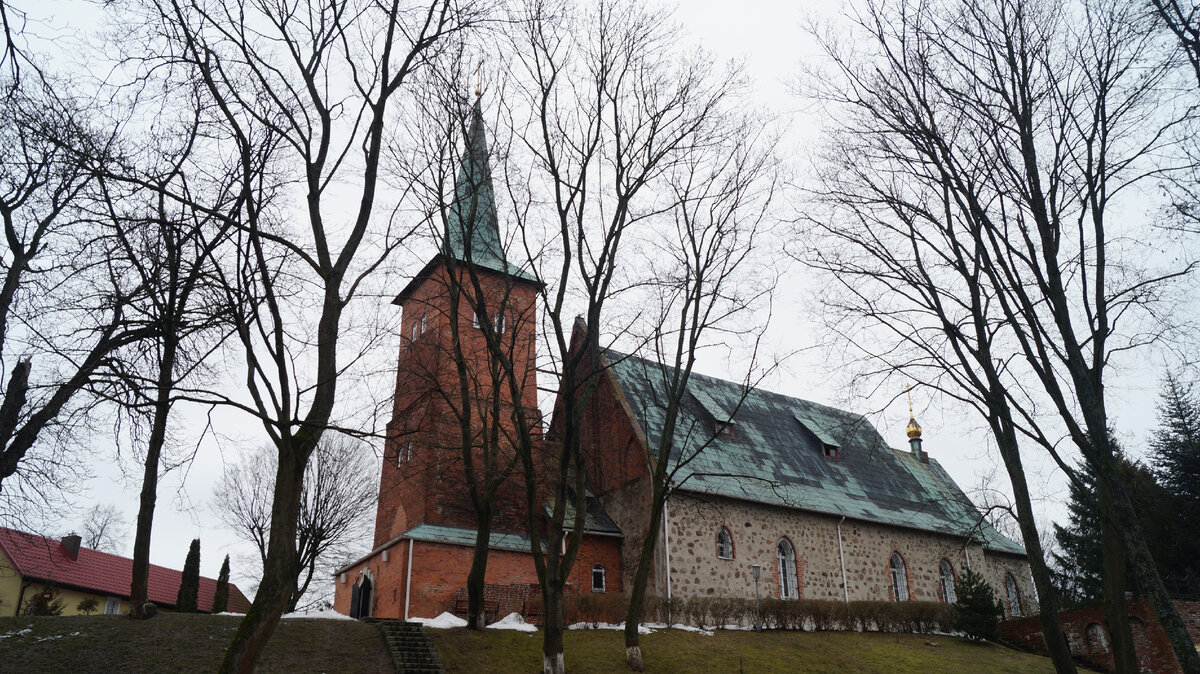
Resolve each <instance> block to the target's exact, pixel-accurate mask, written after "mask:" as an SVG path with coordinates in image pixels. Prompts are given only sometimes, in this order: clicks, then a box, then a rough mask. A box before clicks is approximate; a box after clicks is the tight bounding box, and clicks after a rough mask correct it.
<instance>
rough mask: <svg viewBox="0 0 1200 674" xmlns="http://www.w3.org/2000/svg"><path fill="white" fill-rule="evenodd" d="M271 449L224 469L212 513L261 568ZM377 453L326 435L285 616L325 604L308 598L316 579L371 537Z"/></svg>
mask: <svg viewBox="0 0 1200 674" xmlns="http://www.w3.org/2000/svg"><path fill="white" fill-rule="evenodd" d="M276 461H278V458H277V456H276V454H275V452H274V451H273V450H272V448H270V447H260V448H259V449H257V450H255V451H252V452H249V453H248V454H246V455H245V456H244V457H243V458H242V460H241V461H240V462H238V463H236V464H233V465H231V466H229V467H227V468H226V470H225V474H224V475H223V476H222V477H221V481H220V482H219V483H218V484H217V487H216V490H215V491H214V494H213V511H214V512H215V513H216V515H217V517H219V518H220V519H221V521H222V522H224V523H225V525H226V526H228V527H229V528H230V529H231V530H232V531H233V532H234V533H235V534H236V535H237V536H238V538H241V539H242V540H244V541H246V542H248V543H251V544H252V545H254V547H255V549H256V550H257V551H258V557H259V558H258V561H259V562H260V563H261V564H262V565H263V568H265V567H266V563H267V555H268V553H269V550H270V541H271V501H272V494H273V493H274V484H272V482H271V477H272V474H273V468H274V464H275V462H276ZM375 473H376V466H375V455H374V453H372V452H371V450H370V448H369V447H368V446H367V445H366V444H365V443H363V442H360V441H356V440H353V439H350V438H347V437H345V436H341V435H326V436H325V437H324V438H322V440H321V444H320V445H318V446H317V450H316V451H315V452H314V453H313V457H312V461H310V462H309V465H308V472H307V474H306V475H305V478H304V489H303V492H302V493H301V497H300V520H299V524H298V526H297V534H296V550H297V560H298V561H297V565H296V573H295V575H294V576H293V577H292V578H291V579H290V581H291V588H292V590H291V595H290V596H289V598H288V602H287V611H288V612H292V611H295V610H296V609H297V608H304V607H306V606H311V605H315V604H317V603H319V602H320V601H323V600H324V599H325V597H323V596H320V597H313V596H312V595H310V594H309V591H310V589H313V588H312V581H313V578H321V577H323V574H324V572H326V571H329V570H331V569H333V568H334V567H335V566H336V565H337V564H338V563H340V562H342V561H343V560H344V559H345V558H346V557H348V556H349V555H350V553H352V552H353V549H354V548H355V546H357V545H358V544H359V543H361V540H362V538H363V536H364V535H366V534H367V533H368V529H369V525H370V522H369V520H370V515H371V514H372V513H374V512H375V509H374V508H373V507H372V506H373V505H374V502H375V488H376V480H375Z"/></svg>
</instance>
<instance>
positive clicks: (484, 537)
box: [467, 507, 492, 630]
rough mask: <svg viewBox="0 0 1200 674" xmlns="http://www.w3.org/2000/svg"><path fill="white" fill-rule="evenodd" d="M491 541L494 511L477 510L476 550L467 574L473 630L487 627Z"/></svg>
mask: <svg viewBox="0 0 1200 674" xmlns="http://www.w3.org/2000/svg"><path fill="white" fill-rule="evenodd" d="M491 539H492V510H491V508H490V507H489V508H485V509H483V510H480V509H479V508H476V519H475V550H474V552H473V554H472V555H471V572H470V573H468V574H467V627H468V628H470V629H473V630H482V629H483V628H484V627H486V626H487V616H486V615H485V613H484V610H483V599H484V596H483V594H484V586H485V583H484V581H485V580H486V578H487V563H488V545H489V544H490V542H491Z"/></svg>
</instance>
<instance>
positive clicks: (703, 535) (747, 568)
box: [334, 101, 1036, 620]
mask: <svg viewBox="0 0 1200 674" xmlns="http://www.w3.org/2000/svg"><path fill="white" fill-rule="evenodd" d="M447 220H448V232H447V238H446V245H445V246H444V248H443V249H442V251H440V252H439V253H438V254H436V255H434V256H433V258H432V259H430V260H429V261H428V263H427V264H426V265H425V266H424V267H423V268H422V269H421V271H420V272H419V273H417V274H416V275H415V276H414V277H413V279H412V280H411V281H410V282H409V283H408V285H407V286H406V287H405V288H404V289H403V290H402V291H401V292H400V293H399V295H398V296H397V297H396V299H395V300H394V302H393V303H394V304H395V305H397V306H398V307H399V308H400V311H401V312H402V336H401V343H400V345H399V354H398V361H397V375H396V384H395V396H394V399H393V406H392V418H391V421H390V422H389V424H388V434H387V438H388V439H387V442H386V446H385V451H384V458H383V464H382V467H381V472H380V492H379V502H378V509H377V513H376V521H375V536H374V544H373V548H372V549H371V551H370V552H368V553H367V554H365V555H364V556H363V557H361V558H360V559H357V560H355V561H353V562H351V563H349V564H347V565H345V566H344V567H343V568H341V569H339V570H338V571H337V572H336V573H335V576H334V583H335V600H334V609H335V610H337V611H338V612H340V613H343V614H346V615H350V616H352V617H366V616H376V617H381V618H404V619H408V618H414V617H425V618H428V617H434V616H436V615H438V614H440V613H442V612H444V611H455V610H456V609H459V610H461V609H462V607H463V606H464V604H465V598H466V585H467V573H468V570H469V569H470V566H471V560H472V554H473V549H474V546H475V544H476V525H475V520H476V518H475V506H474V504H473V503H474V502H473V501H472V500H471V499H470V498H469V490H468V486H467V485H468V481H467V480H466V477H465V471H467V470H474V471H478V470H479V469H480V465H481V464H486V465H490V466H492V467H493V469H504V466H506V465H507V464H506V463H505V460H506V457H507V458H508V459H511V453H507V454H506V453H505V452H504V451H503V448H502V446H500V445H502V444H503V443H502V442H501V443H500V445H497V447H499V449H498V450H497V452H494V453H493V455H491V456H490V459H489V458H488V457H485V456H479V457H478V460H473V461H471V465H470V466H467V465H466V462H465V461H464V459H463V457H464V452H463V450H462V448H463V446H464V444H465V443H468V442H471V443H473V442H475V441H476V440H474V439H472V438H471V437H470V436H469V435H466V436H465V435H464V433H463V431H462V428H463V426H464V425H463V424H462V423H460V421H461V419H462V418H463V417H462V415H463V414H464V410H467V412H466V414H469V415H471V417H470V418H471V419H472V420H473V422H472V424H471V427H472V428H477V429H479V433H481V434H485V433H486V430H487V429H492V430H493V431H494V433H493V438H495V437H501V438H502V437H504V435H505V432H506V428H505V425H506V424H511V421H507V422H506V421H505V420H506V419H508V418H509V415H507V414H505V413H504V410H505V409H511V407H509V406H512V405H522V406H524V407H525V409H527V410H536V409H537V396H536V392H537V384H538V382H537V380H536V377H537V371H536V367H535V358H536V354H535V348H536V343H537V339H536V337H537V335H536V332H535V331H536V329H537V326H538V322H537V320H536V302H537V293H538V290H539V288H540V287H541V286H540V281H539V280H538V279H537V278H536V277H534V276H533V275H531V274H530V273H528V272H527V271H525V270H523V269H521V268H518V267H516V266H514V265H511V264H510V263H509V262H507V261H506V257H505V253H504V250H503V246H502V243H501V241H502V239H501V237H500V231H499V226H498V221H497V217H496V209H495V203H494V198H493V196H492V181H491V176H490V168H489V166H488V150H487V140H486V129H485V126H484V123H483V118H482V113H481V111H480V107H479V103H478V101H477V102H476V105H475V108H474V111H473V113H472V117H471V120H470V129H469V131H468V134H467V139H466V152H464V155H463V158H462V160H461V166H460V170H459V173H458V177H457V184H456V187H455V197H454V204H453V206H452V207H451V209H450V211H449V214H448V218H447ZM465 265H471V266H472V267H473V271H474V272H475V274H473V275H471V277H472V279H475V280H477V284H475V285H472V286H471V290H472V291H473V292H475V293H477V297H481V298H484V299H483V301H484V302H486V303H489V304H488V306H494V307H495V311H493V312H490V313H485V315H486V316H487V318H486V321H488V325H492V326H495V331H494V334H497V335H500V336H501V337H502V338H503V339H504V340H505V343H506V344H507V345H508V347H509V353H510V354H511V358H512V362H513V365H514V368H515V370H516V371H517V372H519V373H523V384H524V385H523V386H521V387H520V388H519V390H520V391H521V393H520V395H519V398H520V399H519V400H514V399H513V398H514V396H513V395H512V394H510V393H508V390H509V389H507V388H505V389H504V390H497V387H496V386H493V385H492V383H491V381H492V379H490V378H489V376H488V372H489V371H490V369H489V368H491V367H492V365H493V364H492V363H490V362H489V356H488V349H487V348H486V343H485V341H484V337H483V335H482V333H481V329H480V320H481V318H480V316H479V315H478V314H476V313H475V312H474V311H472V310H471V309H470V308H468V306H467V305H468V303H467V302H465V301H463V298H462V297H459V296H456V294H457V293H463V292H466V283H465V282H464V281H463V274H464V271H465V268H466V267H465ZM455 279H458V282H457V283H455V282H454V281H455ZM452 288H453V289H455V290H451V289H452ZM599 359H600V362H602V364H603V375H602V377H601V381H600V384H599V386H598V387H597V388H596V390H595V391H594V393H593V395H592V396H591V397H590V400H589V402H588V405H587V407H586V408H585V412H584V430H583V435H584V438H583V443H584V450H585V455H586V456H587V457H588V459H587V466H588V480H589V482H588V486H589V490H590V493H589V496H588V510H587V513H586V518H585V519H586V522H585V532H584V536H583V540H582V541H581V545H580V550H579V554H578V557H577V558H576V561H575V564H574V566H573V569H572V572H571V577H570V582H569V585H568V588H569V591H570V592H575V593H594V594H613V593H622V592H624V591H625V588H626V587H627V586H629V585H631V584H632V576H633V573H634V571H635V568H636V564H637V558H638V555H639V553H640V548H641V542H642V540H643V539H644V537H645V535H646V531H647V527H648V526H649V519H650V510H649V505H650V496H651V491H650V472H649V466H650V457H651V456H652V452H653V450H654V448H655V447H657V446H658V442H659V439H660V437H661V435H662V428H663V423H664V414H663V406H662V404H661V402H660V401H659V399H658V396H657V395H656V391H657V390H658V387H657V386H656V382H658V381H660V379H658V378H659V377H661V370H662V368H661V367H660V366H659V365H658V364H657V363H653V362H649V361H646V360H643V359H641V358H638V357H635V356H629V355H626V354H621V353H617V352H615V351H609V350H606V351H604V352H603V353H602V354H599ZM460 365H461V367H459V366H460ZM464 384H466V385H464ZM542 384H543V385H545V382H542ZM911 416H912V415H911V414H910V420H909V423H908V426H907V428H906V429H904V432H905V434H906V435H907V445H908V446H907V448H906V449H893V448H892V447H891V446H889V444H888V442H887V440H886V439H885V438H884V437H883V436H882V435H881V434H880V433H879V431H878V430H877V429H876V428H875V427H874V426H873V425H872V424H871V423H870V422H869V421H868V420H867V419H866V418H864V417H863V416H862V415H859V414H855V413H852V412H847V411H843V410H839V409H835V408H832V407H828V406H825V405H821V404H818V403H814V402H809V401H806V400H801V399H798V398H791V397H787V396H783V395H779V394H775V393H771V392H768V391H764V390H759V389H747V388H746V387H744V386H743V385H742V384H739V383H735V382H731V381H724V380H721V379H716V378H713V377H707V376H703V375H700V374H693V375H692V376H691V379H690V380H689V384H688V392H687V394H686V395H685V396H684V399H683V400H682V401H681V410H680V418H679V420H678V422H677V427H676V431H675V438H674V444H675V445H676V446H678V447H679V448H680V450H679V451H680V452H682V453H683V455H686V456H691V455H692V454H693V453H694V454H695V459H694V460H692V461H690V462H689V463H688V464H687V466H686V468H685V469H684V470H683V471H681V473H680V474H679V475H678V476H677V479H676V481H675V484H674V487H673V489H672V493H671V495H670V496H669V497H668V499H667V502H666V510H665V513H664V518H663V522H662V531H661V532H660V535H659V538H658V540H659V544H658V548H657V550H656V551H655V563H654V568H653V571H652V578H651V587H650V593H651V594H652V595H655V596H658V597H664V598H679V599H686V598H691V597H730V598H747V599H753V598H754V597H755V596H756V593H757V594H758V595H759V596H761V597H777V598H781V599H821V600H831V601H857V600H875V601H908V600H915V601H932V602H953V601H954V583H955V580H956V579H957V578H958V577H959V575H960V574H962V573H964V572H965V571H967V570H972V571H974V572H975V573H978V574H981V575H982V576H983V578H984V579H985V580H987V582H988V583H989V584H991V586H992V587H993V588H996V590H997V593H998V595H999V599H1000V600H1001V603H1002V604H1003V605H1004V607H1005V613H1006V615H1007V616H1020V615H1028V614H1030V613H1031V612H1036V604H1035V600H1034V591H1033V587H1032V581H1031V578H1030V572H1029V565H1028V562H1027V560H1026V558H1025V551H1024V549H1023V548H1022V547H1021V546H1020V545H1018V544H1016V543H1014V542H1013V541H1011V540H1008V539H1007V538H1005V537H1004V536H1003V535H1001V534H1000V533H999V532H997V531H996V530H995V529H993V528H992V527H991V526H990V525H989V524H988V523H987V522H986V521H984V520H983V518H982V517H981V516H980V514H979V512H978V510H977V509H976V508H975V507H974V506H973V505H972V503H971V502H970V500H969V499H968V498H967V497H966V495H965V494H964V493H963V491H962V490H961V489H960V488H959V487H958V485H957V484H955V482H954V480H953V479H951V477H950V476H949V475H948V474H947V473H946V471H945V470H943V469H942V467H941V466H940V465H939V464H938V462H937V460H936V459H935V458H933V457H932V456H930V454H929V453H927V452H926V451H925V449H924V447H923V438H922V429H921V427H920V425H919V424H917V422H916V420H915V419H912V418H911ZM510 429H511V426H509V427H508V429H507V430H510ZM464 438H465V439H464ZM697 443H699V444H697ZM493 444H495V443H493ZM939 444H941V446H943V447H948V448H950V449H953V446H952V445H953V443H952V441H947V442H944V443H939ZM701 445H702V446H703V449H702V451H697V450H698V449H699V448H700V446H701ZM466 455H470V456H471V457H476V454H472V453H471V452H467V453H466ZM489 460H490V461H491V463H487V461H489ZM476 474H478V472H477V473H476ZM519 480H520V470H519V469H517V470H516V471H514V472H513V474H512V475H511V476H510V477H509V479H508V480H507V481H505V482H503V483H501V484H500V485H499V486H498V488H497V491H496V507H495V509H494V511H495V518H494V521H493V526H492V532H491V537H490V540H489V542H488V547H489V556H488V567H487V576H486V579H485V604H486V605H487V606H489V607H491V611H490V613H492V614H493V615H489V620H491V619H494V618H498V617H500V616H503V615H506V614H508V613H510V612H518V613H523V614H526V615H529V614H536V613H537V611H536V608H535V604H536V602H537V599H536V597H538V596H539V590H538V585H537V575H536V572H535V570H534V564H533V558H532V554H531V552H530V546H531V544H532V543H533V542H534V541H538V542H539V544H540V543H542V541H541V537H540V536H539V532H537V531H533V532H531V531H529V530H528V526H527V524H526V522H527V518H526V516H525V513H524V507H523V505H522V502H523V493H524V487H523V485H520V484H518V482H519Z"/></svg>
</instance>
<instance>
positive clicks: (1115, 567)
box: [1097, 484, 1137, 674]
mask: <svg viewBox="0 0 1200 674" xmlns="http://www.w3.org/2000/svg"><path fill="white" fill-rule="evenodd" d="M1098 487H1099V488H1098V490H1097V492H1098V496H1099V503H1100V544H1101V552H1102V555H1103V569H1104V577H1103V579H1102V580H1103V584H1104V616H1105V620H1106V621H1107V622H1108V633H1109V635H1110V636H1111V638H1112V651H1113V671H1115V672H1117V674H1133V673H1135V672H1137V657H1136V656H1135V654H1134V651H1133V632H1132V631H1130V629H1129V618H1128V609H1127V608H1126V603H1125V574H1126V571H1127V568H1128V566H1127V565H1126V563H1125V548H1124V546H1123V545H1122V544H1121V539H1120V538H1119V537H1118V536H1117V532H1116V529H1114V528H1113V525H1112V517H1111V513H1112V508H1111V505H1110V504H1111V502H1112V495H1111V493H1110V492H1109V490H1108V489H1107V488H1105V486H1104V485H1103V484H1100V485H1098Z"/></svg>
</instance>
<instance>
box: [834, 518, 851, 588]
mask: <svg viewBox="0 0 1200 674" xmlns="http://www.w3.org/2000/svg"><path fill="white" fill-rule="evenodd" d="M845 521H846V516H845V515H842V519H840V520H838V523H837V535H838V564H841V566H842V598H843V599H844V600H845V601H846V603H847V604H849V603H850V586H849V585H847V584H846V557H845V555H843V554H842V522H845Z"/></svg>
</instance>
